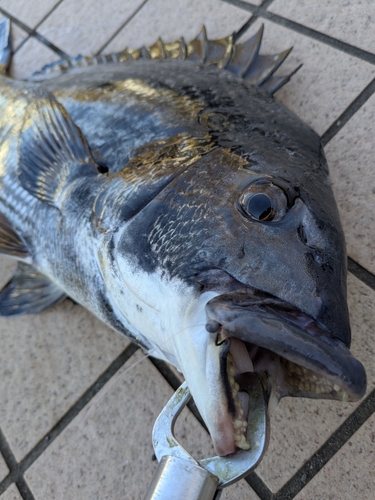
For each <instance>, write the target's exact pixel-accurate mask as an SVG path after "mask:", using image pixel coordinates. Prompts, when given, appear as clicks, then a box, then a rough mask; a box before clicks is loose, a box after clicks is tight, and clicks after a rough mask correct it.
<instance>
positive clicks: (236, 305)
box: [119, 115, 366, 455]
mask: <svg viewBox="0 0 375 500" xmlns="http://www.w3.org/2000/svg"><path fill="white" fill-rule="evenodd" d="M288 117H289V118H288ZM276 126H277V124H276V125H275V123H274V122H273V123H272V127H273V128H272V127H271V126H270V130H271V132H272V130H274V128H275V127H276ZM253 132H254V131H253ZM271 132H270V133H269V134H267V133H262V134H261V133H255V134H254V133H253V134H247V135H243V137H242V139H241V140H240V142H241V144H242V146H241V149H239V148H229V147H220V146H218V147H215V148H213V149H212V150H211V151H210V152H209V153H207V154H205V155H203V156H202V157H201V158H199V159H198V160H197V161H195V162H194V163H193V164H192V165H190V166H189V168H188V169H186V170H185V171H184V172H182V173H181V174H180V175H178V176H177V177H176V178H175V179H174V180H173V181H172V182H171V183H170V184H169V185H168V186H167V187H166V188H165V189H163V190H162V192H160V193H159V194H158V196H157V197H156V198H155V199H154V200H153V201H152V202H151V203H150V204H149V205H148V206H147V207H145V209H143V210H142V214H139V216H137V217H138V219H137V217H135V219H137V220H134V221H132V224H133V229H132V225H131V224H130V226H128V228H127V233H126V236H124V238H123V239H122V240H121V241H120V243H119V255H121V256H123V255H124V254H130V253H132V254H133V255H134V254H135V253H134V252H135V251H134V248H135V247H136V248H137V251H136V257H135V259H136V261H137V266H138V267H139V266H140V267H142V268H143V269H144V270H145V272H146V273H149V274H150V275H152V274H153V273H154V275H155V273H156V272H158V276H159V278H160V280H164V281H165V282H167V281H169V283H170V284H173V283H174V285H175V288H174V292H173V294H172V295H170V297H168V296H167V295H164V296H163V294H161V297H160V300H161V301H164V302H165V303H166V304H165V308H166V309H165V314H167V315H169V316H171V315H172V316H173V315H175V316H176V323H175V325H177V324H178V322H179V324H180V328H177V327H175V330H174V331H179V332H180V334H179V335H173V336H171V338H170V339H169V342H168V349H166V347H165V345H164V348H165V349H166V350H168V352H169V353H170V354H171V355H172V356H173V359H175V360H177V363H176V364H177V366H179V368H180V369H181V371H182V372H183V375H184V376H185V378H186V380H187V382H188V385H189V388H190V391H191V393H192V395H193V397H194V400H195V402H196V405H197V407H198V409H199V411H200V413H201V415H202V417H203V419H204V421H205V423H206V424H207V426H208V429H209V431H210V433H211V436H212V439H213V442H214V445H215V448H216V451H217V452H218V453H219V454H221V455H227V454H230V453H232V452H234V451H235V450H236V449H237V448H243V449H246V448H247V447H248V444H247V441H246V438H245V436H244V433H245V430H246V422H245V421H246V415H247V413H248V411H249V408H250V411H251V401H249V400H248V398H247V396H246V394H243V393H242V392H241V388H240V387H239V386H238V384H237V383H236V380H235V378H236V375H237V374H241V373H243V372H248V371H254V372H255V373H257V374H258V376H259V377H260V378H261V380H262V383H263V386H264V390H265V399H266V400H267V401H268V403H269V405H270V406H273V405H274V404H276V403H277V402H278V400H279V399H280V398H281V397H284V396H302V397H310V398H329V399H338V400H344V401H356V400H358V399H359V398H360V397H362V396H363V394H364V392H365V389H366V375H365V371H364V368H363V366H362V364H361V363H360V362H359V361H358V360H356V359H355V358H354V357H353V356H352V355H351V353H350V351H349V347H350V324H349V315H348V307H347V302H346V272H347V267H346V251H345V240H344V234H343V231H342V228H341V224H340V220H339V215H338V210H337V207H336V203H335V200H334V197H333V193H332V189H331V186H330V182H329V176H328V169H327V164H326V160H325V157H324V153H323V151H322V147H321V143H320V139H319V137H318V136H317V134H315V132H313V131H312V130H311V129H310V128H309V127H308V126H307V125H304V124H303V123H302V122H300V121H298V120H297V119H296V117H295V116H294V115H293V116H290V115H288V116H287V117H286V118H285V116H284V117H283V132H282V135H283V136H282V137H279V136H278V137H277V138H275V134H274V133H271ZM254 135H255V139H254ZM140 227H142V235H141V237H140V232H139V228H140ZM120 260H121V257H120ZM157 270H158V271H157ZM177 284H178V285H177ZM171 297H172V299H171ZM172 330H173V329H172ZM172 330H171V331H172Z"/></svg>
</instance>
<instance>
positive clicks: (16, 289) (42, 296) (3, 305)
mask: <svg viewBox="0 0 375 500" xmlns="http://www.w3.org/2000/svg"><path fill="white" fill-rule="evenodd" d="M66 297H67V295H66V294H65V292H64V291H63V290H62V289H61V288H60V287H59V286H58V285H56V284H55V283H53V282H52V281H50V280H49V279H48V278H47V277H46V276H44V275H43V274H41V273H39V272H38V271H36V270H35V269H34V268H33V267H32V266H29V265H28V264H24V263H22V262H20V263H19V264H18V268H17V270H16V272H15V274H14V276H13V278H12V279H11V280H10V281H9V283H8V284H7V285H5V287H4V288H3V290H1V292H0V316H19V315H21V314H33V313H38V312H41V311H44V310H45V309H48V308H49V307H52V306H54V305H56V304H58V303H60V302H62V301H63V300H64V299H65V298H66Z"/></svg>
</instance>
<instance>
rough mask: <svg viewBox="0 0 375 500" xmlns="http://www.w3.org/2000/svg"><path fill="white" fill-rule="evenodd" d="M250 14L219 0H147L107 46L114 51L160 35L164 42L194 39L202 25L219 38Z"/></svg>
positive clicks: (237, 27) (108, 50)
mask: <svg viewBox="0 0 375 500" xmlns="http://www.w3.org/2000/svg"><path fill="white" fill-rule="evenodd" d="M250 17H251V13H249V12H247V11H244V10H242V9H238V8H237V7H234V6H233V5H229V4H227V3H224V2H220V1H218V0H206V1H205V2H201V1H200V0H190V1H189V2H186V1H185V0H174V1H173V2H171V1H170V0H150V1H149V2H148V3H147V4H146V5H145V6H144V7H143V8H142V10H141V11H140V12H139V13H138V14H137V15H136V16H135V17H134V19H132V20H131V22H130V23H129V24H128V25H127V26H125V28H124V29H123V30H122V31H121V32H120V33H119V34H118V35H117V37H116V38H115V39H114V40H113V41H112V42H111V43H110V44H109V45H108V47H106V49H105V52H116V51H120V50H122V49H124V48H125V47H134V48H136V47H141V46H142V45H150V44H152V43H154V42H155V41H156V40H157V38H158V37H159V36H161V37H162V39H163V40H164V41H166V42H171V41H173V40H176V39H178V38H180V37H181V36H183V37H185V39H186V40H187V41H189V40H191V39H193V38H194V37H195V36H196V35H197V34H198V33H199V31H200V29H201V27H202V24H205V26H206V28H207V33H208V36H209V37H210V38H220V37H223V36H227V35H230V34H231V33H232V32H233V31H235V30H238V29H239V28H240V27H241V26H242V25H243V24H244V23H245V22H246V21H247V20H248V19H250Z"/></svg>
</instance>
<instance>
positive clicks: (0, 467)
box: [0, 453, 9, 482]
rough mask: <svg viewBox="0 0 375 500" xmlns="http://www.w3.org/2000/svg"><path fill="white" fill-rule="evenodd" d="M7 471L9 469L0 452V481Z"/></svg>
mask: <svg viewBox="0 0 375 500" xmlns="http://www.w3.org/2000/svg"><path fill="white" fill-rule="evenodd" d="M8 473H9V469H8V467H7V464H6V463H5V460H4V458H3V456H2V455H1V453H0V482H1V481H2V480H3V479H4V477H5V476H7V475H8Z"/></svg>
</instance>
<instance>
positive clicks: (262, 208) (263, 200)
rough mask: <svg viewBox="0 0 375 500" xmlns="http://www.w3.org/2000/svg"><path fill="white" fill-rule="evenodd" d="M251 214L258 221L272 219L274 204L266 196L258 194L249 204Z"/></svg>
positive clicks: (248, 208)
mask: <svg viewBox="0 0 375 500" xmlns="http://www.w3.org/2000/svg"><path fill="white" fill-rule="evenodd" d="M247 210H248V212H249V214H250V215H251V216H252V217H254V219H257V220H270V219H271V218H272V213H273V209H272V202H271V200H270V199H269V197H268V196H267V195H266V194H263V193H258V194H255V195H254V196H252V197H251V198H250V200H249V201H248V204H247Z"/></svg>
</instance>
